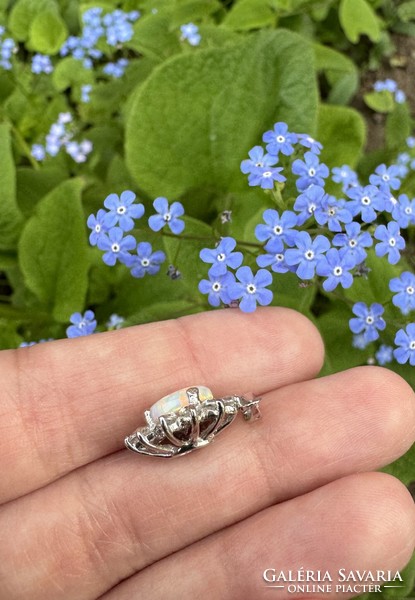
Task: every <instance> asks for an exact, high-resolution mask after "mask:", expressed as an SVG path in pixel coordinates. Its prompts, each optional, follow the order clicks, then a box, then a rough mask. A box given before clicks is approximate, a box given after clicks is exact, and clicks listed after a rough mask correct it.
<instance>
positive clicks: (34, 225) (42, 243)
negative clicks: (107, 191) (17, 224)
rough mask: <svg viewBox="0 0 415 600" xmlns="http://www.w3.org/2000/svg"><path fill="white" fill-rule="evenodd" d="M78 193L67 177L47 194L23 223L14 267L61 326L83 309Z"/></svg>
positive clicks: (77, 183)
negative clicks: (17, 258) (17, 265)
mask: <svg viewBox="0 0 415 600" xmlns="http://www.w3.org/2000/svg"><path fill="white" fill-rule="evenodd" d="M81 189H82V181H81V180H80V179H72V180H68V181H65V182H64V183H62V184H61V185H60V186H58V187H57V188H56V189H54V190H53V191H52V192H51V193H50V194H48V195H47V196H46V197H45V198H44V199H43V200H41V201H40V202H39V203H38V205H37V207H36V212H35V215H34V216H33V217H31V218H30V219H29V220H28V221H27V223H26V225H25V228H24V230H23V233H22V236H21V238H20V242H19V264H20V268H21V270H22V273H23V275H24V278H25V281H26V285H27V287H28V288H29V289H30V290H31V291H32V292H33V293H34V294H35V295H36V296H37V298H38V299H39V300H40V301H41V302H42V304H44V306H45V308H46V309H47V310H48V311H50V312H51V314H52V315H53V318H54V319H55V320H56V321H59V322H62V323H65V322H67V321H68V318H69V316H70V315H71V314H72V313H73V312H76V311H80V310H82V309H83V306H84V302H85V295H86V291H87V273H88V267H89V263H88V253H87V246H86V236H85V221H84V213H83V211H82V207H81ZM68 224H70V226H69V227H68ZM63 231H65V235H62V232H63Z"/></svg>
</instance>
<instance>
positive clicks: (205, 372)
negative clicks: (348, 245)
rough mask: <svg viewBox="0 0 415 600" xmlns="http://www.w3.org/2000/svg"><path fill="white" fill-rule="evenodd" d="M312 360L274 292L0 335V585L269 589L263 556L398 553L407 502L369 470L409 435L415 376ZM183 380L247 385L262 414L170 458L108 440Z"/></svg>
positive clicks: (85, 592)
mask: <svg viewBox="0 0 415 600" xmlns="http://www.w3.org/2000/svg"><path fill="white" fill-rule="evenodd" d="M322 360H323V346H322V342H321V340H320V337H319V334H318V333H317V331H316V330H315V328H314V326H313V325H312V324H311V323H310V322H309V321H307V320H306V319H305V318H304V317H303V316H301V315H300V314H298V313H295V312H293V311H290V310H288V309H280V308H269V309H262V310H259V311H257V312H256V313H254V314H251V315H245V314H241V313H240V312H239V311H233V310H229V309H228V310H223V311H215V312H210V313H204V314H199V315H196V316H191V317H185V318H183V319H179V320H176V321H166V322H161V323H154V324H150V325H143V326H139V327H133V328H128V329H125V330H120V331H117V332H110V333H104V334H100V335H92V336H90V337H86V338H80V339H77V340H70V341H68V340H61V341H57V342H51V343H47V344H41V345H37V346H35V347H32V348H26V349H21V350H17V351H4V352H2V353H1V354H0V377H1V381H2V382H3V385H2V394H1V404H0V461H1V462H0V466H1V473H2V477H1V479H0V502H1V503H2V505H1V507H0V531H1V538H0V599H1V600H22V599H23V598H24V599H26V598H29V599H30V600H61V599H64V600H72V599H73V600H86V599H96V598H98V597H100V596H101V595H103V598H104V599H105V600H127V599H128V600H131V599H134V600H141V599H144V598H146V599H147V598H152V599H154V600H159V599H160V600H177V598H181V599H183V600H188V599H189V600H190V599H196V598H202V597H203V598H207V599H208V600H234V599H235V600H236V599H238V600H244V599H246V600H253V599H255V600H261V599H262V598H265V599H267V598H268V597H271V595H272V594H274V596H273V597H278V599H279V600H281V599H283V598H285V597H286V591H285V590H278V591H277V590H275V589H273V590H272V591H270V590H269V589H267V588H266V586H265V582H264V580H263V577H262V574H263V572H264V570H265V569H266V568H275V569H276V570H277V572H280V571H285V572H287V571H289V570H290V569H291V570H293V571H294V572H297V571H298V570H299V569H300V568H302V567H304V569H313V570H321V571H322V572H325V571H326V570H329V571H331V572H334V573H335V572H337V569H339V568H345V569H347V570H350V569H359V570H363V569H371V570H376V569H391V570H393V571H394V570H396V569H399V568H402V567H403V566H404V565H405V563H406V562H407V561H408V560H409V558H410V556H411V552H412V550H413V546H414V539H415V511H414V506H413V502H412V499H411V497H410V495H409V493H408V492H407V490H406V489H405V487H404V486H403V485H402V484H401V483H400V482H399V481H397V480H396V479H394V478H392V477H390V476H388V475H385V474H381V473H370V471H372V470H374V469H377V468H379V467H381V466H382V465H385V464H387V463H389V462H391V461H392V460H394V459H395V458H397V457H398V456H399V455H401V454H402V453H403V452H405V451H406V449H407V448H408V447H409V446H410V445H411V443H412V442H413V440H414V437H415V408H414V407H415V405H414V394H413V392H412V390H411V389H410V387H409V386H408V385H407V384H406V383H405V381H404V380H403V379H401V378H400V377H398V376H397V375H395V374H394V373H392V372H391V371H388V370H385V369H381V368H377V367H362V368H357V369H352V370H350V371H346V372H343V373H339V374H336V375H332V376H330V377H325V378H321V379H312V378H313V377H314V376H315V375H316V374H317V373H318V371H319V369H320V367H321V365H322ZM197 384H203V385H207V386H209V387H211V388H212V390H213V392H214V394H215V396H216V397H218V396H221V395H227V394H231V393H244V392H246V391H247V390H252V391H254V392H255V393H256V394H257V395H261V396H262V402H261V411H262V415H263V418H262V419H261V420H260V421H256V422H254V423H250V424H247V423H244V422H243V420H242V419H240V418H237V419H236V420H235V422H234V423H233V425H232V426H231V427H230V428H229V429H228V430H227V431H226V432H223V433H222V434H221V435H220V436H219V437H218V439H217V440H216V441H215V442H214V444H212V445H211V446H209V447H207V448H205V449H203V450H201V451H196V452H193V453H191V454H189V455H187V456H185V457H183V458H181V459H176V460H164V459H157V458H148V457H144V456H138V455H134V454H133V453H131V452H128V451H127V450H124V449H122V448H123V438H124V436H125V435H127V434H129V433H131V431H133V429H134V427H136V426H137V425H139V424H140V422H142V423H143V424H144V422H143V420H142V414H143V410H144V409H145V408H148V407H149V406H150V405H151V404H152V403H154V402H155V401H156V400H158V399H159V398H160V397H162V396H163V395H165V394H167V393H169V392H172V391H174V390H176V389H179V388H181V387H185V386H189V385H197ZM333 595H334V596H335V594H333ZM312 597H313V598H316V597H318V594H313V595H312ZM323 597H324V598H330V597H331V594H324V596H323Z"/></svg>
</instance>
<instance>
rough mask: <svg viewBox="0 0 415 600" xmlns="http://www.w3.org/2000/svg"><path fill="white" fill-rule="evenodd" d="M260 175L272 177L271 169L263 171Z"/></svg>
mask: <svg viewBox="0 0 415 600" xmlns="http://www.w3.org/2000/svg"><path fill="white" fill-rule="evenodd" d="M262 177H267V178H268V177H272V171H265V172H264V173H262Z"/></svg>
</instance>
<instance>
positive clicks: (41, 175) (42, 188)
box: [16, 165, 67, 217]
mask: <svg viewBox="0 0 415 600" xmlns="http://www.w3.org/2000/svg"><path fill="white" fill-rule="evenodd" d="M66 177H67V173H66V172H65V171H64V170H63V169H62V168H60V167H58V166H56V165H50V166H48V167H42V169H40V170H39V171H35V170H34V169H32V168H29V167H20V168H18V169H17V171H16V179H17V181H16V183H17V202H18V205H19V208H20V210H21V211H22V213H23V214H24V215H25V217H29V216H31V215H32V214H33V211H34V210H35V208H36V204H37V203H38V202H39V200H41V199H42V198H43V197H44V196H46V194H48V193H49V192H50V191H51V190H53V188H55V187H57V186H58V185H59V184H60V183H61V182H62V181H63V180H64V179H66Z"/></svg>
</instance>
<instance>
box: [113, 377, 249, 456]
mask: <svg viewBox="0 0 415 600" xmlns="http://www.w3.org/2000/svg"><path fill="white" fill-rule="evenodd" d="M185 391H186V394H187V397H188V399H189V404H188V405H187V406H183V407H182V408H180V409H179V410H176V411H175V412H168V413H166V414H163V415H160V416H159V417H158V418H156V419H153V418H152V417H151V415H150V411H149V410H146V411H145V412H144V417H145V419H146V421H147V425H146V426H145V427H141V428H139V429H137V430H136V431H134V433H132V434H131V435H129V436H128V437H126V438H125V440H124V442H125V445H126V447H127V448H128V449H129V450H132V451H133V452H138V453H139V454H146V455H148V456H160V457H162V458H174V457H176V456H183V455H184V454H188V453H189V452H192V451H193V450H197V449H198V448H203V447H204V446H207V445H208V444H210V443H211V442H212V441H213V440H214V439H215V437H216V436H217V435H218V433H220V432H221V431H223V430H224V429H226V427H228V426H229V425H230V424H231V423H232V421H233V420H234V419H235V417H236V415H237V414H238V412H241V413H242V415H243V417H244V419H245V420H246V421H250V420H253V419H258V418H259V417H260V416H261V413H260V411H259V407H258V404H259V401H260V400H261V398H255V397H254V396H253V394H247V395H246V396H225V397H224V398H212V399H208V400H204V401H201V400H200V399H199V390H198V388H197V387H191V388H187V389H186V390H185Z"/></svg>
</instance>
